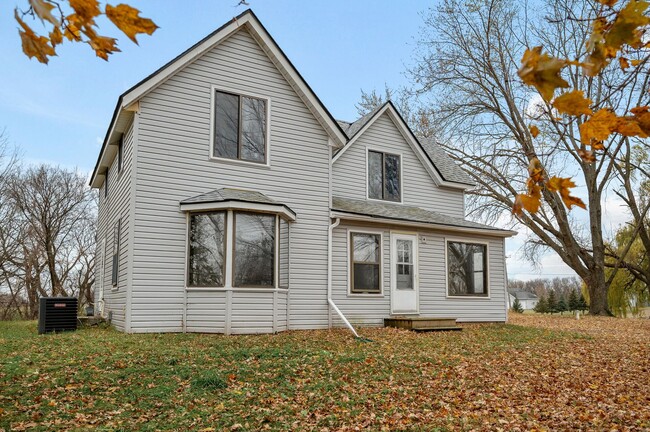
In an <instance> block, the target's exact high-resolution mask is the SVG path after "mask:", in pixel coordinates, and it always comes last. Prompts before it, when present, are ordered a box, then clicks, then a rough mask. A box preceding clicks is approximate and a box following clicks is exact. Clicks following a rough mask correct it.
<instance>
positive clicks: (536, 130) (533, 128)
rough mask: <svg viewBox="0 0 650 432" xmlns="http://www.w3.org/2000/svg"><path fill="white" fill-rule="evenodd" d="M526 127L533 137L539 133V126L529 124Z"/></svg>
mask: <svg viewBox="0 0 650 432" xmlns="http://www.w3.org/2000/svg"><path fill="white" fill-rule="evenodd" d="M528 129H529V130H530V134H531V135H532V136H533V138H537V135H539V128H538V127H537V126H535V125H530V126H528Z"/></svg>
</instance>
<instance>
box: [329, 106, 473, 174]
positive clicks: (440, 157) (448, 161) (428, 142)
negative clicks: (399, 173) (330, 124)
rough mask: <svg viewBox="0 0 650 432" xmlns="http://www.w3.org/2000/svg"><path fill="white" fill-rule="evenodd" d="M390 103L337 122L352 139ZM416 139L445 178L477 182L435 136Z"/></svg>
mask: <svg viewBox="0 0 650 432" xmlns="http://www.w3.org/2000/svg"><path fill="white" fill-rule="evenodd" d="M389 103H390V102H386V103H384V104H382V105H379V106H378V107H376V108H375V109H373V110H372V111H370V112H368V113H367V114H365V115H363V116H362V117H360V118H359V119H357V120H355V121H354V122H352V123H350V122H347V121H343V120H337V121H336V122H337V123H338V124H339V126H341V129H343V132H345V134H346V135H347V136H348V139H352V137H354V135H356V134H357V132H359V131H360V130H361V129H362V128H363V127H364V126H365V125H366V123H368V122H369V121H370V120H371V119H372V118H373V117H374V116H375V114H376V113H377V112H378V111H380V110H381V109H382V108H384V107H385V106H386V105H387V104H389ZM416 139H417V140H418V142H419V143H420V145H421V146H422V149H423V150H424V152H425V153H426V154H427V156H428V157H429V159H431V161H432V162H433V165H434V166H435V167H436V168H437V169H438V172H439V173H440V175H441V176H442V178H443V179H445V180H446V181H450V182H455V183H463V184H468V185H474V184H476V183H475V182H474V180H472V178H471V177H470V176H469V175H468V174H467V173H466V172H465V171H463V169H462V168H461V167H459V166H458V165H457V164H456V162H454V160H453V159H452V158H451V157H449V155H448V154H447V152H445V150H444V149H443V148H442V147H440V145H439V144H438V143H437V142H436V141H435V139H434V138H416ZM343 148H345V147H343ZM341 150H342V149H338V150H337V151H336V152H334V155H336V154H337V153H338V152H340V151H341Z"/></svg>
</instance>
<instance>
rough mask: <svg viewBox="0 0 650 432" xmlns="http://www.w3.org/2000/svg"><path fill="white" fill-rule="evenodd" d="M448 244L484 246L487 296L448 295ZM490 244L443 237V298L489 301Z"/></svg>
mask: <svg viewBox="0 0 650 432" xmlns="http://www.w3.org/2000/svg"><path fill="white" fill-rule="evenodd" d="M449 243H469V244H480V245H485V255H486V257H485V261H486V267H485V269H484V272H485V283H486V288H487V295H463V296H459V295H449V257H448V256H447V255H448V251H449V245H448V244H449ZM490 274H491V271H490V243H489V242H488V241H486V240H477V239H472V238H462V237H445V298H448V299H454V300H458V299H462V300H490V298H491V296H492V290H491V288H492V287H491V286H490Z"/></svg>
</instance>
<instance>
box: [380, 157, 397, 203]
mask: <svg viewBox="0 0 650 432" xmlns="http://www.w3.org/2000/svg"><path fill="white" fill-rule="evenodd" d="M399 159H400V158H399V156H396V155H391V154H386V155H384V160H385V162H384V163H385V164H386V170H385V176H386V178H385V179H384V199H386V200H390V201H399V200H400V172H399V171H400V169H399V163H400V161H399Z"/></svg>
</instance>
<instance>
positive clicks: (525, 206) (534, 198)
mask: <svg viewBox="0 0 650 432" xmlns="http://www.w3.org/2000/svg"><path fill="white" fill-rule="evenodd" d="M538 188H539V186H538ZM540 197H541V194H538V195H529V194H517V197H516V198H515V205H514V206H513V208H512V212H513V213H514V214H517V215H519V214H521V212H522V210H526V211H527V212H529V213H537V211H539V207H540V205H541V199H540Z"/></svg>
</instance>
